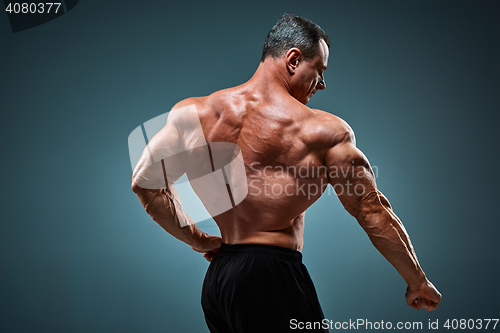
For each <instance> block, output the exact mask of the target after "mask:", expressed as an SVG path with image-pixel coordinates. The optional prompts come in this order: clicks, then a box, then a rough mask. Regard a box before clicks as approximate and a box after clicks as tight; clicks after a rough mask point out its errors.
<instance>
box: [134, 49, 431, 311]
mask: <svg viewBox="0 0 500 333" xmlns="http://www.w3.org/2000/svg"><path fill="white" fill-rule="evenodd" d="M319 49H320V52H319V53H318V54H317V55H316V56H315V57H314V58H313V59H312V60H311V59H309V60H307V59H304V57H303V55H302V53H301V51H300V50H299V49H297V48H292V49H290V50H288V51H287V52H286V53H285V54H283V55H282V56H280V57H277V58H273V57H271V56H269V57H267V58H266V59H265V60H264V61H263V62H261V63H260V65H259V67H258V69H257V71H256V72H255V74H254V75H253V77H252V78H251V79H250V80H249V81H248V82H246V83H244V84H242V85H240V86H237V87H234V88H230V89H225V90H221V91H217V92H215V93H213V94H212V95H210V96H207V97H197V98H189V99H186V100H184V101H182V102H180V103H178V104H177V105H176V106H175V107H174V108H173V110H175V109H178V108H181V107H184V106H187V105H193V104H194V105H195V106H196V110H197V111H198V116H199V118H200V121H201V125H202V128H203V133H204V135H205V139H206V141H207V142H208V143H209V144H210V142H231V143H234V144H237V145H238V146H239V147H240V149H241V152H242V155H243V160H244V163H245V167H246V174H247V182H248V188H249V193H248V195H247V196H246V198H245V199H244V200H243V201H242V202H241V203H239V204H238V205H236V206H235V207H234V208H233V209H231V210H229V211H227V212H225V213H223V214H220V215H218V216H214V220H215V222H216V223H217V225H218V226H219V228H220V232H221V236H222V237H217V236H213V235H208V234H206V233H204V232H202V231H200V230H199V229H198V228H197V227H196V225H195V224H192V225H189V226H186V227H182V228H181V227H180V226H179V224H178V222H177V221H176V218H175V210H174V209H172V205H171V200H170V198H171V194H170V193H169V190H168V189H166V190H165V189H163V190H149V189H143V188H141V187H139V186H138V185H137V184H136V183H135V182H134V181H133V182H132V189H133V191H134V192H135V193H136V194H137V195H138V197H139V199H140V201H141V203H142V204H143V206H144V207H145V208H146V211H147V212H148V214H150V215H151V217H152V218H153V219H154V220H155V221H156V222H157V223H158V224H159V225H160V226H161V227H163V228H164V229H165V230H166V231H167V232H169V233H170V234H172V235H173V236H174V237H176V238H177V239H179V240H181V241H183V242H185V243H187V244H189V245H190V246H191V247H192V249H193V250H195V251H197V252H201V253H204V257H205V258H206V259H207V260H208V261H211V259H212V258H213V257H214V256H215V255H216V253H217V250H218V248H219V247H220V245H221V242H224V243H227V244H269V245H276V246H281V247H285V248H290V249H295V250H298V251H301V250H302V247H303V231H304V214H305V210H306V209H307V208H308V207H309V206H311V205H312V204H313V203H314V202H315V201H316V200H317V199H318V198H319V197H320V196H321V194H322V193H323V191H324V189H325V186H326V184H328V183H329V184H331V185H332V186H333V187H334V189H335V190H336V191H337V194H338V196H339V199H340V201H341V202H342V204H343V206H344V207H345V209H346V210H347V211H348V212H349V213H350V214H351V215H352V216H353V217H355V218H356V220H357V221H358V223H359V224H360V226H361V227H362V228H363V229H364V230H365V231H366V233H367V234H368V236H369V238H370V240H371V241H372V243H373V245H374V246H375V247H376V248H377V250H379V251H380V253H381V254H382V255H383V256H384V257H385V258H387V260H388V261H389V262H390V263H391V264H392V265H393V266H394V267H395V268H396V270H397V271H398V272H399V273H400V274H401V276H402V277H403V279H404V280H405V281H406V283H407V284H408V288H407V292H406V301H407V304H408V305H409V306H411V307H413V308H415V309H420V308H423V309H425V310H428V311H430V310H435V309H436V308H437V306H438V305H439V303H440V301H441V294H440V293H439V292H438V291H437V289H436V288H435V287H434V286H433V285H432V283H431V282H430V281H429V280H428V279H427V278H426V276H425V274H424V272H423V270H422V269H421V267H420V265H419V263H418V260H417V256H416V254H415V251H414V250H413V247H412V245H411V242H410V239H409V237H408V234H407V233H406V230H405V228H404V226H403V224H402V223H401V221H400V220H399V218H398V217H397V216H396V214H394V212H393V210H392V208H391V205H390V204H389V201H388V200H387V199H386V198H385V197H384V196H383V194H382V193H381V192H380V191H378V189H377V186H376V183H375V177H374V175H373V172H372V169H371V167H370V164H369V162H368V160H367V159H366V157H365V156H364V155H363V153H362V152H361V151H360V150H359V149H358V148H356V143H355V139H354V133H353V131H352V129H351V128H350V127H349V125H348V124H347V123H346V122H345V121H343V120H342V119H340V118H339V117H336V116H334V115H332V114H330V113H327V112H324V111H321V110H315V109H310V108H309V107H307V106H306V104H307V103H308V102H309V100H310V99H311V97H312V96H313V95H314V94H315V93H316V92H317V91H318V90H323V89H325V88H326V85H325V82H324V78H323V72H324V71H325V70H326V67H327V62H328V56H329V51H328V47H327V45H326V43H325V42H324V41H323V40H320V48H319ZM153 140H154V139H153ZM157 144H161V142H159V143H157ZM286 167H288V168H290V167H295V168H296V170H298V169H300V168H301V169H302V170H310V171H311V172H309V173H307V174H306V175H305V176H304V177H298V176H297V175H292V174H290V173H288V174H287V173H283V169H285V168H286ZM318 167H321V168H318ZM350 168H351V169H350ZM352 169H353V170H355V171H356V172H355V174H353V173H351V172H337V173H335V174H334V173H333V171H334V170H344V171H345V170H352ZM318 170H321V172H318ZM137 172H139V171H138V168H137V169H136V173H137ZM302 174H305V172H303V173H302ZM333 174H334V176H332V175H333ZM314 184H315V185H314ZM302 185H303V186H305V188H306V189H308V188H309V189H311V188H314V186H317V187H319V188H320V191H318V192H317V193H316V194H314V193H313V192H311V191H305V193H304V191H295V190H296V189H297V188H298V187H300V186H302ZM311 186H313V187H311ZM356 186H357V187H356ZM348 188H350V189H351V190H350V191H348V190H347V189H348ZM354 188H356V189H357V190H358V191H354ZM271 189H275V191H271ZM276 189H281V190H282V191H281V193H280V191H279V190H276ZM285 189H286V191H285ZM340 189H344V190H343V191H340ZM292 193H293V194H292ZM290 194H292V195H290Z"/></svg>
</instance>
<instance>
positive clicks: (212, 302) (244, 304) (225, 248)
mask: <svg viewBox="0 0 500 333" xmlns="http://www.w3.org/2000/svg"><path fill="white" fill-rule="evenodd" d="M201 304H202V307H203V311H204V313H205V320H206V322H207V325H208V328H209V329H210V332H212V333H237V332H238V333H265V332H272V333H279V332H297V331H303V330H299V329H293V328H297V327H298V326H297V325H299V322H302V323H307V322H310V323H318V324H314V325H316V328H317V329H315V330H304V331H307V332H328V330H327V329H321V326H320V323H321V322H322V320H323V319H324V316H323V311H322V310H321V306H320V304H319V301H318V296H317V294H316V290H315V288H314V285H313V283H312V280H311V277H310V276H309V273H308V272H307V269H306V267H305V266H304V264H302V253H300V252H298V251H295V250H292V249H287V248H283V247H278V246H272V245H254V244H238V245H228V244H224V243H223V244H222V246H221V247H220V249H219V252H218V254H217V256H216V257H215V258H214V259H213V260H212V262H211V263H210V266H209V267H208V271H207V274H206V276H205V281H204V282H203V290H202V295H201ZM311 327H314V326H311Z"/></svg>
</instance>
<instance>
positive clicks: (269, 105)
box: [181, 85, 346, 250]
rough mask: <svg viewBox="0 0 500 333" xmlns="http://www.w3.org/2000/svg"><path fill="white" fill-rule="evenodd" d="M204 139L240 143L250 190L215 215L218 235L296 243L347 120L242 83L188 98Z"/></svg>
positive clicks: (227, 239) (238, 240) (231, 240)
mask: <svg viewBox="0 0 500 333" xmlns="http://www.w3.org/2000/svg"><path fill="white" fill-rule="evenodd" d="M191 103H194V104H195V105H196V109H197V112H198V116H199V118H200V121H201V125H202V128H203V132H204V136H205V140H206V141H207V143H208V144H209V146H210V143H212V146H213V145H214V144H213V143H215V142H230V143H234V144H237V145H238V147H239V148H240V149H241V153H242V156H243V161H244V165H245V172H246V180H247V185H248V195H247V196H246V198H245V199H244V200H243V201H242V202H241V203H239V204H237V205H236V206H235V207H233V209H231V210H229V211H226V212H225V213H222V214H220V215H217V216H214V220H215V221H216V223H217V224H218V226H219V228H220V230H221V235H222V238H223V241H224V242H226V243H230V244H235V243H261V244H274V245H279V246H284V247H288V248H295V249H298V250H301V249H302V236H303V228H304V212H305V210H306V209H307V208H308V207H309V206H310V205H312V203H314V201H316V200H317V199H318V198H319V197H320V196H321V194H322V193H323V191H324V189H325V188H326V186H327V184H328V179H327V175H326V173H327V172H326V168H325V166H324V162H323V160H324V155H325V153H326V151H327V150H328V149H329V148H331V147H332V146H333V145H334V144H335V142H337V141H339V140H340V139H342V137H343V136H344V135H345V133H346V128H345V126H346V124H345V123H343V122H342V121H341V120H340V119H338V118H336V117H334V116H332V115H330V114H328V113H325V112H323V111H319V110H311V109H310V108H308V107H306V106H305V105H303V104H301V103H299V102H298V101H296V100H295V99H294V98H292V97H290V96H287V95H280V94H265V93H257V92H255V91H253V90H251V89H249V88H247V87H246V86H245V85H242V86H238V87H235V88H231V89H226V90H222V91H219V92H216V93H214V94H212V95H210V96H208V97H202V98H191V99H188V100H186V101H183V102H181V105H186V104H191Z"/></svg>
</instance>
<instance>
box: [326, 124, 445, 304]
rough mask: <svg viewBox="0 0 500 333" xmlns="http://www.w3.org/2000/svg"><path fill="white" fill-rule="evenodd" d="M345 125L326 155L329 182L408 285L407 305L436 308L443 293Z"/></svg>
mask: <svg viewBox="0 0 500 333" xmlns="http://www.w3.org/2000/svg"><path fill="white" fill-rule="evenodd" d="M342 128H343V129H345V135H344V136H343V137H342V139H341V140H340V141H339V142H337V143H335V144H334V145H333V147H331V148H330V149H329V150H328V152H327V154H326V156H325V165H326V166H327V168H328V169H329V182H330V184H331V185H332V186H333V188H334V189H335V191H336V192H337V195H338V197H339V199H340V201H341V203H342V205H343V206H344V207H345V209H346V210H347V211H348V212H349V213H350V214H351V215H352V216H354V217H355V218H356V220H357V221H358V223H359V224H360V226H361V227H362V228H363V229H364V230H365V232H366V233H367V235H368V237H369V238H370V240H371V242H372V243H373V245H374V246H375V247H376V248H377V250H378V251H379V252H380V253H381V254H382V255H383V256H384V257H385V258H386V259H387V260H388V261H389V262H390V263H391V264H392V265H393V266H394V267H395V268H396V270H397V271H398V272H399V274H400V275H401V276H402V277H403V279H404V280H405V281H406V283H407V284H408V288H407V292H406V301H407V304H408V305H409V306H411V307H413V308H415V309H417V310H418V309H420V308H423V309H425V310H428V311H430V310H435V309H436V308H437V306H438V305H439V302H440V301H441V294H440V293H439V292H438V291H437V289H436V288H435V287H434V286H433V285H432V283H431V282H430V281H429V280H428V279H427V278H426V276H425V274H424V272H423V270H422V268H421V267H420V265H419V263H418V260H417V256H416V254H415V251H414V249H413V246H412V244H411V242H410V238H409V236H408V233H407V232H406V230H405V228H404V226H403V224H402V223H401V221H400V220H399V218H398V217H397V216H396V214H395V213H394V212H393V210H392V208H391V205H390V203H389V201H388V200H387V198H386V197H385V196H384V195H383V194H382V193H381V192H380V191H378V189H377V186H376V183H375V176H374V174H373V171H372V169H371V167H370V164H369V162H368V160H367V158H366V157H365V155H364V154H363V153H362V152H361V151H360V150H359V149H358V148H356V145H355V139H354V133H353V132H352V130H351V128H350V127H349V126H348V125H347V124H344V125H343V126H342ZM331 171H336V172H331Z"/></svg>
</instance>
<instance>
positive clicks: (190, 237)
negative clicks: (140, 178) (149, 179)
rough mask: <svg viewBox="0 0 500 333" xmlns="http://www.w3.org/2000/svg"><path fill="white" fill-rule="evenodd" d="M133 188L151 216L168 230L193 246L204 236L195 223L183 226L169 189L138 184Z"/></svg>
mask: <svg viewBox="0 0 500 333" xmlns="http://www.w3.org/2000/svg"><path fill="white" fill-rule="evenodd" d="M132 189H133V190H134V192H135V193H136V194H137V196H138V197H139V200H140V201H141V203H142V205H143V206H144V209H145V210H146V212H147V213H148V214H149V216H151V218H152V219H153V220H154V221H155V222H156V223H158V224H159V225H160V226H161V227H162V228H163V229H164V230H165V231H166V232H168V233H169V234H171V235H172V236H174V237H175V238H177V239H179V240H181V241H183V242H184V243H186V244H188V245H191V246H193V245H194V244H195V243H196V242H197V241H198V240H199V239H200V238H201V237H202V234H203V233H202V232H201V230H199V229H198V228H197V227H196V225H195V224H190V225H187V226H184V227H181V225H180V223H179V219H178V217H177V214H176V211H175V205H174V203H173V201H172V196H171V194H170V193H169V192H168V191H167V190H147V189H142V188H139V187H138V186H136V185H135V186H133V187H132Z"/></svg>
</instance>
